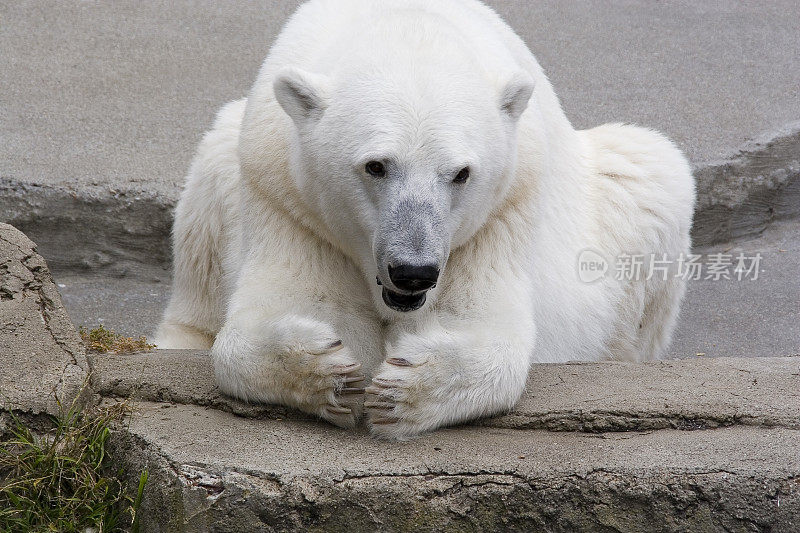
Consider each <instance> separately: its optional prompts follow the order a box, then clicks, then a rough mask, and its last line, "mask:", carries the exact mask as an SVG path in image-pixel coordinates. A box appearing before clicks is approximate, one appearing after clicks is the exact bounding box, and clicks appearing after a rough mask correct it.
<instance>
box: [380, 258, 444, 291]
mask: <svg viewBox="0 0 800 533" xmlns="http://www.w3.org/2000/svg"><path fill="white" fill-rule="evenodd" d="M389 279H391V280H392V283H394V286H395V287H397V288H398V289H400V290H403V291H409V292H419V291H427V290H428V289H430V288H432V287H433V286H435V285H436V280H437V279H439V268H438V267H437V266H436V265H421V266H419V265H397V266H392V265H389Z"/></svg>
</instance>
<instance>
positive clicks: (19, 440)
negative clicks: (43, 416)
mask: <svg viewBox="0 0 800 533" xmlns="http://www.w3.org/2000/svg"><path fill="white" fill-rule="evenodd" d="M126 410H127V407H126V405H125V404H124V403H123V404H117V405H115V406H112V407H109V408H104V409H97V410H94V411H92V412H83V411H82V410H81V409H80V408H79V407H78V406H77V405H76V404H73V406H72V407H70V409H69V410H68V411H66V412H65V413H64V412H62V414H61V415H59V416H54V417H52V422H53V425H52V427H51V428H50V429H49V430H44V431H40V432H36V431H33V430H31V428H30V427H29V426H28V425H26V424H25V423H24V422H23V421H22V420H21V419H20V418H18V417H17V416H15V415H13V414H12V415H11V424H10V427H8V428H7V430H6V435H7V436H0V531H60V532H81V533H83V532H85V531H96V532H98V533H100V532H110V531H118V530H120V529H121V527H122V526H123V524H126V525H127V526H128V527H131V530H132V531H136V530H137V529H138V520H137V516H136V511H137V510H138V507H139V504H140V502H141V499H142V494H143V492H144V485H145V483H146V481H147V472H143V473H142V474H141V476H140V482H139V487H138V491H137V494H136V495H135V496H133V497H132V496H131V495H129V494H128V491H127V490H126V489H125V487H124V485H123V484H122V483H121V481H120V480H119V477H120V476H121V475H122V474H123V472H118V473H117V476H116V477H115V476H113V475H112V476H109V475H107V470H108V459H109V457H108V453H107V449H106V445H107V443H108V439H109V436H110V433H111V429H110V426H111V425H112V424H113V423H115V422H118V421H120V420H121V419H122V418H123V416H124V414H125V412H126Z"/></svg>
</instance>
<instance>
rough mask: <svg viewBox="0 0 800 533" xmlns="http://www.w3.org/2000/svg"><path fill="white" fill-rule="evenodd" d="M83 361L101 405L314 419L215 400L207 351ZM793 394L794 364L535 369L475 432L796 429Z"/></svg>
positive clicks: (797, 369) (799, 414)
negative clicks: (505, 406) (511, 401)
mask: <svg viewBox="0 0 800 533" xmlns="http://www.w3.org/2000/svg"><path fill="white" fill-rule="evenodd" d="M89 363H90V366H91V368H92V388H93V390H94V391H95V392H96V393H97V394H101V395H103V396H105V397H117V398H135V399H137V400H141V401H150V402H156V401H158V402H175V403H179V404H186V405H198V406H203V407H213V408H214V409H218V410H221V411H226V412H230V413H234V414H236V415H239V416H245V417H250V418H268V419H281V420H283V419H295V420H298V419H299V420H313V419H314V418H313V417H309V416H307V415H304V414H302V413H299V412H297V411H293V410H290V409H286V408H284V407H281V406H274V405H259V404H246V403H243V402H239V401H236V400H233V399H231V398H228V397H225V396H223V395H221V394H220V392H219V390H218V389H217V386H216V383H215V382H214V375H213V371H212V367H211V359H210V357H209V355H208V353H207V352H195V351H190V350H156V351H154V352H151V353H146V354H133V355H108V354H98V355H91V356H90V357H89ZM798 391H800V356H798V357H787V358H757V359H742V358H729V357H723V358H719V359H697V358H696V359H692V360H686V361H661V362H652V363H644V364H639V363H611V362H605V363H574V364H568V365H561V364H540V365H534V366H533V368H532V369H531V373H530V377H529V379H528V384H527V387H526V392H525V394H524V395H523V397H522V398H521V399H520V401H519V403H518V404H517V406H516V407H515V409H514V410H513V412H511V413H509V414H507V415H504V416H501V417H496V418H492V419H487V420H484V421H482V422H481V423H480V424H481V425H483V426H486V427H495V428H510V429H548V430H551V431H588V432H601V431H646V430H653V429H665V428H675V429H699V428H715V427H720V426H730V425H753V426H781V427H786V428H792V429H800V394H798Z"/></svg>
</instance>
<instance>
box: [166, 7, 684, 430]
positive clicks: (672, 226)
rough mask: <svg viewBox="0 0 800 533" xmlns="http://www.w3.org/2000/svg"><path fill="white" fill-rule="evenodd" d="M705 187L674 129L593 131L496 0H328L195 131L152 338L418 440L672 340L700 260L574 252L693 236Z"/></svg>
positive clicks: (237, 386)
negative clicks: (639, 261) (578, 120)
mask: <svg viewBox="0 0 800 533" xmlns="http://www.w3.org/2000/svg"><path fill="white" fill-rule="evenodd" d="M694 198H695V191H694V181H693V178H692V175H691V172H690V168H689V165H688V163H687V161H686V159H685V158H684V156H683V155H682V154H681V153H680V152H679V150H678V149H677V148H676V147H675V146H674V145H673V144H672V143H671V142H670V141H669V140H667V139H666V138H665V137H663V136H662V135H660V134H658V133H655V132H653V131H650V130H646V129H641V128H638V127H633V126H628V125H621V124H609V125H604V126H600V127H597V128H594V129H591V130H587V131H576V130H575V129H574V128H573V127H572V126H571V125H570V123H569V121H568V120H567V119H566V117H565V115H564V113H563V112H562V110H561V107H560V104H559V101H558V99H557V98H556V96H555V94H554V92H553V89H552V87H551V85H550V83H549V82H548V80H547V78H546V77H545V75H544V73H543V72H542V69H541V68H540V66H539V65H538V63H537V62H536V60H535V59H534V57H533V55H532V54H531V52H530V51H529V50H528V49H527V47H526V46H525V44H524V43H523V42H522V40H521V39H520V38H519V37H518V36H517V35H516V34H515V33H514V32H513V31H512V30H511V29H510V28H509V27H508V26H507V25H506V24H505V23H504V22H503V21H502V20H501V18H500V17H499V16H498V15H497V14H496V13H495V12H494V11H492V10H491V9H490V8H488V7H487V6H485V5H483V4H482V3H480V2H478V1H476V0H437V1H436V2H428V1H427V0H396V1H393V2H385V1H379V0H311V1H310V2H308V3H305V4H304V5H302V6H301V7H300V8H299V9H298V10H297V12H296V13H295V14H294V15H293V16H292V17H291V19H290V20H289V21H288V23H287V24H286V26H285V28H284V29H283V31H282V32H281V34H280V35H279V37H278V39H277V41H276V42H275V43H274V45H273V47H272V49H271V51H270V53H269V55H268V57H267V58H266V60H265V62H264V64H263V66H262V67H261V70H260V73H259V74H258V78H257V80H256V82H255V84H254V85H253V88H252V90H251V91H250V93H249V94H248V96H247V98H246V99H242V100H239V101H235V102H232V103H229V104H227V105H226V106H225V107H223V108H222V110H221V111H220V112H219V115H218V117H217V120H216V123H215V124H214V127H213V129H212V130H211V131H210V132H209V133H207V134H206V136H205V138H204V139H203V141H202V142H201V144H200V147H199V149H198V152H197V155H196V157H195V159H194V162H193V164H192V166H191V169H190V171H189V175H188V179H187V182H186V186H185V189H184V191H183V194H182V196H181V198H180V201H179V203H178V206H177V210H176V218H175V226H174V256H175V260H174V286H173V292H172V296H171V301H170V303H169V305H168V307H167V309H166V311H165V315H164V319H163V322H162V324H161V325H160V327H159V330H158V332H157V334H156V339H155V342H156V343H157V344H158V346H159V347H160V348H211V355H212V359H213V364H214V371H215V375H216V379H217V381H218V384H219V387H220V389H221V390H222V391H223V392H225V393H227V394H229V395H233V396H235V397H238V398H241V399H243V400H246V401H258V402H275V403H281V404H285V405H288V406H291V407H295V408H298V409H301V410H303V411H305V412H308V413H311V414H314V415H317V416H319V417H321V418H323V419H325V420H328V421H330V422H332V423H334V424H337V425H339V426H343V427H352V426H354V425H355V424H356V423H357V422H358V420H359V419H360V417H361V416H362V415H366V420H367V424H368V426H369V428H370V430H371V432H372V433H373V434H374V435H377V436H381V437H385V438H390V439H406V438H411V437H414V436H416V435H419V434H421V433H423V432H426V431H429V430H432V429H435V428H437V427H441V426H444V425H449V424H455V423H460V422H464V421H468V420H471V419H475V418H478V417H484V416H488V415H493V414H497V413H501V412H504V411H507V410H509V409H510V408H512V407H513V406H514V404H515V402H516V401H517V400H518V399H519V397H520V395H521V394H522V392H523V389H524V386H525V382H526V377H527V374H528V371H529V368H530V367H531V364H532V363H536V362H563V361H569V360H585V361H597V360H603V359H618V360H632V361H638V360H646V359H653V358H658V357H659V356H661V355H662V354H663V353H664V350H665V348H666V346H667V345H668V343H669V340H670V336H671V334H672V330H673V326H674V324H675V319H676V315H677V313H678V308H679V305H680V302H681V299H682V297H683V294H684V282H683V280H682V279H680V278H679V277H676V276H664V277H662V276H653V277H649V276H636V277H630V279H628V278H627V277H619V276H611V275H605V276H602V277H600V279H597V280H594V282H592V283H588V282H584V281H582V280H581V278H580V277H579V275H578V272H577V269H578V267H577V264H578V258H579V256H580V255H581V253H582V252H584V251H586V250H590V251H591V252H592V253H593V254H595V255H597V256H602V257H604V258H607V259H609V260H610V258H614V257H618V256H620V255H621V254H638V253H641V254H655V255H657V256H659V257H665V256H669V257H673V258H674V257H677V256H679V255H680V254H682V253H686V252H688V251H689V247H690V237H689V231H690V226H691V220H692V213H693V206H694ZM648 278H649V279H648Z"/></svg>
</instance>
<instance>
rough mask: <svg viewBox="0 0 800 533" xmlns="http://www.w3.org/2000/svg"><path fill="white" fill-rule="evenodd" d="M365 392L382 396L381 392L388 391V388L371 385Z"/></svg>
mask: <svg viewBox="0 0 800 533" xmlns="http://www.w3.org/2000/svg"><path fill="white" fill-rule="evenodd" d="M364 392H366V393H367V394H374V395H375V396H380V395H381V394H383V393H384V392H386V389H382V388H380V387H376V386H374V385H370V386H369V387H367V388H365V389H364Z"/></svg>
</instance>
